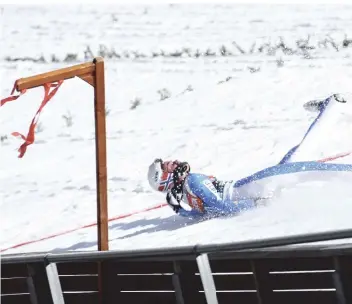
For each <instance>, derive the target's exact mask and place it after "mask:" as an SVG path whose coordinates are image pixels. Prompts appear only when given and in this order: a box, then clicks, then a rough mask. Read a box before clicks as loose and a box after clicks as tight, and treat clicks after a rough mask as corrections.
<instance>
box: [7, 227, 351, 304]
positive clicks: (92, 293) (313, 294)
mask: <svg viewBox="0 0 352 304" xmlns="http://www.w3.org/2000/svg"><path fill="white" fill-rule="evenodd" d="M347 238H352V229H351V230H343V231H335V232H327V233H319V234H310V235H301V236H291V237H287V238H276V239H263V240H257V241H251V242H239V243H231V244H219V245H197V246H188V247H179V248H171V249H170V248H164V249H157V250H132V251H105V252H73V253H62V254H46V253H43V254H17V255H3V256H2V258H1V276H2V278H1V303H2V304H7V303H18V304H22V303H23V304H24V303H25V304H63V303H65V304H71V303H87V304H90V303H108V304H109V303H153V304H157V303H171V304H172V303H175V304H176V303H177V304H186V303H192V304H193V303H211V304H213V303H214V304H215V303H223V304H225V303H244V304H275V303H285V304H291V303H292V304H297V303H299V304H306V303H307V304H311V303H319V304H349V303H352V242H351V240H349V241H348V240H345V242H344V243H343V242H342V241H340V242H339V244H336V242H335V244H334V242H329V243H327V244H321V245H312V244H307V245H303V243H312V242H318V241H326V240H337V239H347ZM294 244H296V245H294Z"/></svg>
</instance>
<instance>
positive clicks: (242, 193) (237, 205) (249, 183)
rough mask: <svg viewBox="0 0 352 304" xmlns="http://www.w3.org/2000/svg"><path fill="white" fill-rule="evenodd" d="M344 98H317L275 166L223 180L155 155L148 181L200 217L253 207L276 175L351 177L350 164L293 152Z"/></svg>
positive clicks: (182, 210) (181, 209)
mask: <svg viewBox="0 0 352 304" xmlns="http://www.w3.org/2000/svg"><path fill="white" fill-rule="evenodd" d="M345 102H346V101H345V100H344V99H341V97H340V96H338V95H336V94H334V95H332V96H329V97H328V98H326V99H324V100H322V101H320V102H317V103H316V109H317V110H318V111H319V115H318V116H317V117H316V119H315V120H314V121H313V123H312V124H311V125H310V126H309V128H308V131H307V132H306V134H305V136H304V137H303V139H302V141H301V142H300V144H298V145H297V146H295V147H293V148H291V149H290V150H289V151H288V153H286V155H285V156H284V157H283V159H282V160H281V161H280V162H279V164H277V165H275V166H272V167H269V168H265V169H264V170H261V171H258V172H256V173H254V174H252V175H250V176H248V177H245V178H243V179H240V180H238V181H222V180H218V179H217V178H216V177H214V176H208V175H205V174H200V173H193V172H191V168H190V165H189V164H188V163H187V162H180V161H177V160H176V161H163V160H161V159H156V160H155V161H154V162H153V163H152V164H151V165H150V166H149V170H148V181H149V184H150V186H151V187H152V188H153V189H154V190H156V191H160V192H163V193H165V194H166V201H167V203H168V205H169V206H170V207H171V208H172V209H173V210H174V211H175V212H176V213H177V214H179V215H181V216H185V217H190V218H199V217H212V216H221V215H229V214H236V213H239V212H241V211H244V210H248V209H252V208H254V207H256V206H257V204H258V201H259V200H262V199H266V198H269V197H270V196H272V195H273V191H274V190H273V188H272V187H271V188H269V187H268V184H269V183H270V185H271V186H273V185H274V184H275V179H276V180H277V179H278V177H279V179H280V181H282V179H285V178H286V179H287V177H288V178H289V179H290V178H291V182H297V180H299V181H304V179H307V180H312V179H313V180H318V179H322V180H327V179H328V178H329V177H331V176H336V174H340V175H341V176H343V174H346V173H348V174H349V175H348V178H351V181H352V164H341V163H326V162H325V161H324V160H320V161H294V159H295V157H294V156H295V154H296V153H297V152H298V151H300V150H302V149H303V151H304V148H303V146H304V145H302V143H303V142H304V141H305V140H306V138H307V136H308V135H309V133H311V132H312V130H313V128H317V126H318V127H319V124H321V121H322V117H323V115H325V116H327V115H329V111H330V113H333V112H334V110H331V109H332V107H337V106H336V105H337V104H338V103H340V104H341V103H345ZM329 109H330V110H329ZM319 120H320V121H319ZM330 120H331V119H330ZM351 123H352V122H351ZM313 133H314V132H313ZM343 152H344V153H340V154H337V155H335V157H332V158H327V160H331V159H336V158H339V157H344V156H347V155H350V154H351V153H350V152H351V150H349V151H347V152H346V151H343Z"/></svg>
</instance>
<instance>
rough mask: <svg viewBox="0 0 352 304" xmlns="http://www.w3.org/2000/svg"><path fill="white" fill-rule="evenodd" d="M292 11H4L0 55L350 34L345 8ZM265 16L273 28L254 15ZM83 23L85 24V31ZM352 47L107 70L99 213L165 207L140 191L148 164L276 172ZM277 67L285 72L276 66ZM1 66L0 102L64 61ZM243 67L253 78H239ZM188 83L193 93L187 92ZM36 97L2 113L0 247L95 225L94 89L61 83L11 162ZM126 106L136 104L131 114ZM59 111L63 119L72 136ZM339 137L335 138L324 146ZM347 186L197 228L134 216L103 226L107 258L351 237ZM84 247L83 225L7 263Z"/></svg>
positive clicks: (238, 173) (338, 78) (89, 236)
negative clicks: (118, 253)
mask: <svg viewBox="0 0 352 304" xmlns="http://www.w3.org/2000/svg"><path fill="white" fill-rule="evenodd" d="M304 8H305V9H302V7H299V6H296V7H295V9H292V8H290V7H287V6H274V8H268V7H265V6H264V7H263V6H259V7H257V6H256V7H243V6H230V7H228V6H204V7H202V6H197V7H194V6H187V5H176V6H166V5H165V6H152V7H143V8H142V7H138V9H134V8H133V7H130V6H129V7H123V8H121V7H120V8H113V9H112V8H100V9H98V8H94V7H90V8H86V7H71V8H67V7H66V8H65V11H64V12H58V11H57V10H56V9H54V8H49V7H42V8H33V7H32V8H26V7H21V8H16V7H12V8H9V7H7V8H6V7H5V10H4V16H3V21H4V25H5V26H4V38H5V42H6V45H7V48H6V50H3V51H2V52H3V53H4V52H5V54H4V56H12V57H16V56H18V57H24V56H27V55H28V56H38V57H39V56H40V55H41V54H44V55H45V57H46V58H50V55H51V54H56V55H57V56H58V57H60V58H63V57H64V54H66V53H68V52H72V53H77V54H79V60H83V57H82V56H83V51H84V49H85V46H86V45H87V42H89V44H90V45H91V47H92V48H93V49H98V46H99V44H100V43H104V44H106V45H109V46H114V47H115V48H116V49H117V50H119V51H122V50H123V49H135V50H138V51H140V52H146V53H147V52H151V51H152V50H154V49H155V48H158V49H160V48H164V49H170V50H175V49H178V48H181V47H184V46H188V45H191V46H192V47H193V48H197V47H199V48H203V49H206V48H207V47H210V48H214V49H215V48H218V47H219V46H221V45H222V44H226V43H229V44H231V41H232V40H236V41H237V42H238V43H239V44H241V42H242V45H243V46H245V47H246V49H249V48H250V46H251V44H252V43H253V42H254V41H255V40H258V41H259V40H270V39H272V40H275V39H277V38H278V37H279V36H281V35H282V36H283V37H284V38H287V40H288V41H290V43H292V44H294V42H295V40H294V39H296V38H297V37H301V38H302V37H303V38H304V37H306V36H307V35H308V34H311V35H312V36H313V39H316V40H317V39H323V37H325V35H326V34H330V35H332V36H334V37H343V36H344V34H345V30H346V29H348V28H351V27H350V24H351V22H352V19H351V18H350V16H351V14H350V13H351V11H352V9H351V7H337V6H336V7H333V9H331V7H330V9H327V8H326V7H325V6H318V7H313V6H312V7H310V6H308V7H307V8H306V7H304ZM60 9H62V8H60ZM272 9H274V10H275V12H276V13H272V15H270V16H272V18H264V17H263V16H267V13H266V14H264V13H265V12H268V10H269V11H271V10H272ZM24 15H25V16H29V17H30V26H27V27H25V26H22V25H20V24H19V23H18V22H16V20H17V19H16V18H18V17H20V16H24ZM165 15H167V16H168V18H166V19H165V18H164V16H165ZM39 16H40V18H39ZM114 16H115V17H116V18H117V20H118V21H114V20H115V19H116V18H115V19H114ZM236 16H237V17H236ZM92 18H94V20H95V21H96V25H95V26H94V28H89V27H88V25H89V24H90V21H91V20H92ZM258 19H260V21H258ZM258 23H259V24H260V25H258ZM214 24H215V25H216V27H215V25H214ZM68 28H70V31H67V29H68ZM102 33H103V34H102ZM219 33H221V34H219ZM346 34H348V33H346ZM234 36H236V39H235V38H234ZM237 37H238V39H237ZM24 44H25V45H26V51H25V52H24V50H23V45H24ZM350 50H351V48H341V50H340V51H339V52H336V50H334V49H333V48H331V47H330V48H327V49H324V48H322V49H317V50H315V51H313V52H312V53H313V55H314V56H313V58H312V59H307V58H303V57H302V56H299V55H297V56H296V55H290V56H289V55H284V54H281V53H279V54H276V55H274V56H267V55H264V54H260V53H257V54H245V55H237V56H233V57H223V58H222V57H215V58H211V59H210V58H202V59H195V58H177V59H174V58H171V59H170V58H164V59H163V58H156V59H151V58H146V59H143V60H142V59H139V60H133V59H131V58H129V59H127V58H124V59H120V60H118V59H112V60H107V61H106V97H107V104H108V109H109V114H108V116H107V132H108V143H107V144H108V171H109V172H108V178H109V184H108V188H109V215H110V216H111V217H112V216H115V215H118V214H125V213H128V212H132V211H136V210H141V209H144V208H146V207H149V206H154V205H155V204H157V203H163V199H164V198H163V196H162V195H160V194H159V193H154V192H152V191H151V190H150V189H149V187H148V183H147V181H146V170H147V167H148V165H149V163H150V162H151V161H152V160H153V159H154V158H155V157H162V158H165V159H167V158H177V159H182V160H187V161H189V162H190V164H191V166H192V170H193V171H201V172H206V173H210V174H214V175H216V176H217V177H219V178H221V179H239V178H242V177H244V176H246V175H248V174H251V173H253V172H255V171H256V170H260V169H262V168H264V167H266V166H270V165H273V164H276V163H277V162H278V161H279V160H280V159H281V157H282V156H283V155H284V153H286V151H287V150H288V149H289V148H291V147H292V146H293V145H295V144H297V142H298V141H299V140H300V139H301V137H302V136H303V134H304V132H305V131H306V128H307V126H308V124H309V123H310V122H311V121H312V120H313V118H314V117H315V114H313V113H310V112H307V111H305V110H304V109H303V106H302V105H303V104H304V103H305V102H306V101H307V100H310V99H313V98H319V97H325V96H327V95H329V94H331V93H335V92H340V93H345V92H348V91H349V90H350V87H351V78H352V67H351V64H350V55H351V51H350ZM280 58H283V59H284V62H285V64H284V66H283V67H279V66H278V65H277V64H276V60H278V59H280ZM0 64H1V68H2V88H1V96H2V97H5V96H7V95H9V92H10V89H11V87H12V84H13V82H14V80H16V79H17V78H20V77H24V76H29V75H33V74H36V73H42V72H45V71H50V70H53V69H57V68H61V67H65V66H68V65H70V64H71V63H46V64H44V63H42V64H39V63H32V62H29V61H25V62H22V61H6V60H4V59H2V61H1V62H0ZM73 64H74V63H73ZM248 67H255V68H260V70H259V71H258V72H256V73H251V72H250V70H249V69H248ZM228 77H231V78H228ZM226 78H228V81H225V82H221V83H219V82H220V81H224V80H225V79H226ZM188 86H191V87H192V88H193V90H185V89H186V88H187V87H188ZM163 88H167V89H168V90H169V91H170V92H171V97H170V98H167V99H165V100H160V96H159V94H158V93H157V92H158V90H161V89H163ZM42 93H43V92H42V89H41V88H38V89H33V90H31V91H29V92H27V93H26V94H25V95H24V96H22V97H21V98H20V99H18V100H17V101H15V102H12V103H9V104H6V105H5V106H4V107H2V108H0V122H1V129H0V130H1V131H0V132H1V134H0V135H1V136H7V138H5V139H4V140H2V142H1V145H0V154H1V160H0V162H1V168H2V169H1V171H0V184H1V188H0V191H1V192H0V193H1V196H2V199H1V201H0V208H1V209H0V210H1V248H7V247H9V246H12V245H15V244H18V243H21V242H25V241H29V240H35V239H38V238H41V237H45V236H46V235H50V234H52V233H57V232H60V231H63V230H66V229H71V228H75V227H78V226H81V225H85V224H89V223H91V222H94V221H95V220H96V214H95V209H96V208H95V195H96V194H95V172H94V170H95V165H94V162H95V155H94V121H93V108H92V89H91V88H90V87H89V86H87V85H86V84H85V83H84V82H82V81H81V80H79V79H73V80H70V81H67V82H65V83H64V84H63V85H62V87H61V88H60V90H59V92H58V93H57V95H56V96H55V97H54V99H53V100H52V101H51V102H50V103H49V104H48V106H47V107H46V108H45V109H44V112H43V113H42V115H41V118H40V122H41V127H40V130H39V132H38V133H37V139H36V143H35V144H34V145H32V146H30V147H29V148H28V152H27V154H26V155H25V157H24V158H23V159H18V158H17V151H16V149H17V148H18V146H19V145H20V141H19V140H18V139H16V138H13V137H11V135H9V134H10V132H13V131H20V132H23V133H26V131H27V128H28V126H29V123H30V120H31V119H32V117H33V114H34V113H35V111H36V109H37V107H38V105H39V103H40V100H41V98H42ZM135 98H140V99H141V103H140V105H139V106H138V107H137V108H136V109H134V110H131V109H130V106H131V101H132V100H134V99H135ZM63 115H66V116H72V121H73V125H72V126H70V127H69V126H68V125H67V120H65V119H64V118H63ZM338 136H339V130H338V129H337V130H336V132H335V137H334V138H338ZM336 144H338V140H337V143H336ZM346 188H347V187H346V185H345V184H343V183H337V184H334V185H329V187H326V185H321V184H319V185H317V184H316V183H312V185H310V186H309V185H305V186H304V187H303V186H302V187H300V188H299V189H293V188H292V189H287V191H285V192H284V193H283V194H282V196H281V197H280V199H278V200H273V201H272V202H270V204H269V206H267V207H266V208H259V209H258V210H255V211H253V212H248V213H246V214H242V215H241V216H238V217H234V218H228V219H213V220H211V221H208V222H203V223H197V224H194V223H191V222H190V221H187V220H185V219H180V218H178V217H176V216H174V215H173V213H172V211H171V210H169V209H168V208H162V209H160V210H155V211H149V212H146V213H141V214H139V215H135V216H132V217H128V218H125V219H123V220H119V221H114V222H111V223H110V230H109V232H110V248H112V249H121V248H146V247H155V246H158V247H160V246H179V245H186V244H194V243H213V242H227V241H235V240H244V239H257V238H262V237H268V236H282V235H286V234H295V233H305V232H314V231H322V230H328V229H339V228H347V227H351V220H350V218H349V214H350V213H351V211H352V205H351V203H352V195H349V193H346ZM204 231H206V233H204ZM94 249H96V228H95V227H93V228H87V229H83V230H80V231H77V232H73V233H70V234H67V235H64V236H60V237H57V238H53V239H50V240H47V241H42V242H38V243H35V244H33V245H28V246H24V247H19V248H17V249H15V250H9V251H7V253H13V252H29V251H50V250H54V251H58V250H94Z"/></svg>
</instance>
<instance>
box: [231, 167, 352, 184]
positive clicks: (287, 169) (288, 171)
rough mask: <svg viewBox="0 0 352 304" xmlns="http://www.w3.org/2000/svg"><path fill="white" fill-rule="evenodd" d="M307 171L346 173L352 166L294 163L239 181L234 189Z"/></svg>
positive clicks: (268, 169) (269, 169)
mask: <svg viewBox="0 0 352 304" xmlns="http://www.w3.org/2000/svg"><path fill="white" fill-rule="evenodd" d="M306 171H345V172H349V171H351V172H352V165H350V164H332V163H321V162H316V161H305V162H293V163H286V164H281V165H276V166H273V167H269V168H266V169H264V170H261V171H258V172H256V173H254V174H252V175H250V176H247V177H245V178H242V179H240V180H238V181H237V182H236V183H235V184H234V185H233V187H240V186H243V185H246V184H248V183H251V182H254V181H256V180H260V179H263V178H266V177H271V176H275V175H281V174H291V173H297V172H306Z"/></svg>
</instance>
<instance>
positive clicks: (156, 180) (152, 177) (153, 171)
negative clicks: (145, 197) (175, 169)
mask: <svg viewBox="0 0 352 304" xmlns="http://www.w3.org/2000/svg"><path fill="white" fill-rule="evenodd" d="M162 164H163V161H162V160H161V159H156V160H155V161H154V162H153V163H152V164H151V165H150V166H149V169H148V182H149V185H150V186H151V187H152V188H153V189H154V190H156V191H161V192H167V190H169V189H171V188H172V187H173V184H174V182H173V173H169V172H167V171H164V170H163V169H162Z"/></svg>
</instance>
